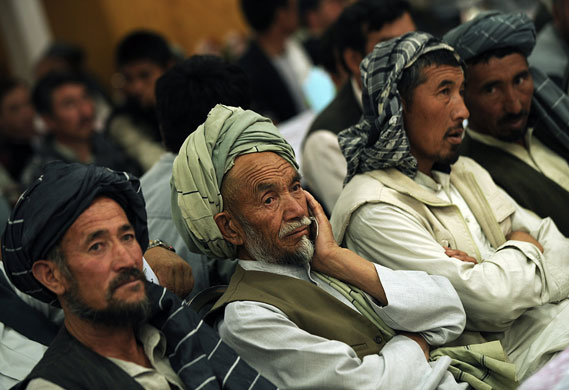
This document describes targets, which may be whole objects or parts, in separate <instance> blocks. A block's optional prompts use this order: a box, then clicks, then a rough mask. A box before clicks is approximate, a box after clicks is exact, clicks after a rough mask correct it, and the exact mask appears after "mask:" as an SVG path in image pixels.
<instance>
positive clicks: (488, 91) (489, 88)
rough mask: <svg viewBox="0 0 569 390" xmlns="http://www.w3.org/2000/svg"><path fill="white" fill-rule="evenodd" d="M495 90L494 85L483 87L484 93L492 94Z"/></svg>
mask: <svg viewBox="0 0 569 390" xmlns="http://www.w3.org/2000/svg"><path fill="white" fill-rule="evenodd" d="M495 91H496V88H494V87H486V88H484V93H487V94H492V93H494V92H495Z"/></svg>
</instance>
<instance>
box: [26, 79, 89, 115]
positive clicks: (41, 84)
mask: <svg viewBox="0 0 569 390" xmlns="http://www.w3.org/2000/svg"><path fill="white" fill-rule="evenodd" d="M67 84H76V85H82V86H84V87H85V89H86V90H87V92H90V89H89V86H88V84H87V83H86V82H85V79H83V78H82V77H81V76H78V75H76V74H73V73H68V72H51V73H48V74H47V75H45V76H44V77H42V78H41V79H39V80H38V82H37V83H36V85H35V86H34V89H33V91H32V102H33V103H34V107H35V108H36V110H37V112H38V113H39V114H44V115H45V114H48V115H50V114H53V101H52V98H53V92H54V91H55V90H56V89H58V88H59V87H61V86H64V85H67Z"/></svg>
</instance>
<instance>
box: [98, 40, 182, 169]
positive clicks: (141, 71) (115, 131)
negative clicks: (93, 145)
mask: <svg viewBox="0 0 569 390" xmlns="http://www.w3.org/2000/svg"><path fill="white" fill-rule="evenodd" d="M115 62H116V66H117V69H118V71H119V72H120V74H121V75H122V76H123V77H124V87H123V92H124V94H125V98H126V101H125V102H124V104H123V105H122V106H120V107H118V108H117V109H115V110H114V111H113V113H112V114H111V117H110V118H109V121H108V123H107V131H108V133H109V135H110V136H111V137H112V139H113V140H115V142H116V143H117V144H118V145H119V146H120V147H122V148H123V149H124V151H125V153H126V154H127V155H128V156H129V157H130V158H132V159H134V160H135V161H137V162H138V164H139V165H140V168H141V169H142V172H146V171H147V170H149V169H150V168H151V167H152V166H153V165H154V163H156V161H158V160H159V159H160V156H161V155H162V153H164V148H163V147H162V145H161V143H160V131H159V126H158V119H157V117H156V109H155V108H156V97H155V95H154V88H155V85H156V80H158V78H159V77H160V76H162V74H163V73H164V72H165V71H166V70H168V68H170V67H171V66H172V65H174V63H175V57H174V54H173V53H172V50H171V49H170V47H169V46H168V42H166V40H165V39H164V38H163V37H162V36H161V35H159V34H157V33H155V32H152V31H145V30H137V31H134V32H131V33H130V34H128V35H127V36H125V37H124V38H123V39H122V40H121V41H120V42H119V44H118V46H117V49H116V53H115Z"/></svg>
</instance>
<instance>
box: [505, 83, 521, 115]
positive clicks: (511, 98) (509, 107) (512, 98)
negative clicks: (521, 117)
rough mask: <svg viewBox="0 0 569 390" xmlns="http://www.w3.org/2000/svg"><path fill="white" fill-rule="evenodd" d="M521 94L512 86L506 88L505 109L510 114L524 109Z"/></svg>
mask: <svg viewBox="0 0 569 390" xmlns="http://www.w3.org/2000/svg"><path fill="white" fill-rule="evenodd" d="M522 108H523V107H522V102H521V99H520V94H519V93H518V92H517V91H516V90H515V89H514V88H512V87H510V88H507V89H506V93H505V101H504V109H505V110H506V112H507V113H508V114H519V113H520V111H522Z"/></svg>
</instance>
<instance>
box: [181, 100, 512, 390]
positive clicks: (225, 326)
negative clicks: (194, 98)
mask: <svg viewBox="0 0 569 390" xmlns="http://www.w3.org/2000/svg"><path fill="white" fill-rule="evenodd" d="M172 199H173V202H172V215H173V218H174V222H175V224H176V227H177V228H178V230H179V231H180V234H181V235H182V237H183V238H184V240H185V241H186V243H187V244H188V247H189V248H190V249H191V250H194V251H200V252H201V253H204V254H206V255H208V256H210V257H215V258H237V259H239V262H238V266H237V269H236V271H235V274H234V275H233V277H232V279H231V282H230V284H229V286H228V288H227V291H226V292H225V294H224V295H223V296H222V297H221V298H220V300H219V301H218V302H217V303H216V305H215V306H214V308H213V310H212V312H211V313H210V314H209V317H208V320H211V321H213V320H214V319H216V317H217V316H219V315H221V314H223V315H224V318H223V320H222V321H221V322H220V323H219V325H218V330H219V333H220V335H221V337H222V339H223V340H224V341H226V342H227V343H228V344H229V345H230V346H232V347H233V348H234V349H235V350H236V351H238V353H239V354H240V355H241V356H242V357H243V359H245V360H246V361H247V362H248V363H249V364H251V365H252V366H253V367H254V368H256V369H258V370H259V372H261V374H262V375H264V376H265V377H267V378H268V379H270V380H271V381H272V382H273V383H275V384H277V385H278V386H279V387H282V388H288V389H300V388H303V389H306V388H317V389H403V388H404V389H447V388H449V389H454V388H464V386H465V384H464V383H460V384H457V383H456V382H455V381H454V379H453V378H452V377H449V374H448V372H447V369H448V363H449V361H448V360H447V359H448V357H447V356H441V355H440V354H438V353H437V351H430V358H431V361H430V362H427V360H426V359H425V355H427V356H428V355H429V345H431V346H437V345H441V344H444V343H446V342H448V341H450V340H452V339H454V338H455V337H456V336H457V332H458V333H460V332H462V330H461V329H462V321H463V320H462V319H461V317H462V314H461V312H462V310H461V308H460V305H459V304H458V301H457V300H456V295H455V293H454V292H453V291H452V289H449V284H448V281H447V280H445V279H444V278H440V277H437V276H429V275H427V274H425V273H423V272H400V271H392V270H389V269H387V268H385V267H382V266H379V265H376V264H373V263H371V262H368V261H367V260H365V259H363V258H361V257H359V256H357V255H356V254H355V253H353V252H351V251H349V250H347V249H344V248H340V247H339V246H338V245H337V244H336V242H335V241H334V239H333V236H332V231H331V229H330V224H329V222H328V220H327V219H326V216H325V214H324V211H323V209H322V207H321V206H320V205H319V204H318V203H317V202H316V201H315V200H314V198H313V197H312V196H311V195H310V194H309V193H307V192H305V191H303V190H302V188H301V187H300V176H299V174H298V166H297V163H296V161H295V159H294V152H293V150H292V148H291V146H290V145H289V144H288V143H287V142H286V141H285V140H284V139H283V138H282V136H281V135H280V134H279V133H278V131H277V130H276V128H275V127H274V125H273V124H272V123H271V121H270V120H269V119H267V118H264V117H262V116H260V115H258V114H256V113H254V112H252V111H243V110H242V109H239V108H234V107H228V106H223V105H217V106H216V107H215V108H214V109H213V110H212V111H211V112H210V113H209V115H208V118H207V120H206V121H205V123H204V124H203V125H201V126H200V127H198V129H196V131H195V132H194V133H192V134H191V135H190V136H189V137H188V138H187V139H186V141H185V142H184V144H183V145H182V147H181V149H180V152H179V154H178V156H177V157H176V160H175V161H174V167H173V174H172ZM312 221H315V222H312ZM497 349H498V350H499V345H497ZM463 351H464V349H463ZM498 355H499V354H498ZM478 356H479V358H480V355H478ZM496 357H497V359H493V360H492V361H494V362H496V361H497V360H499V357H498V356H496ZM437 359H438V360H437ZM512 371H513V369H512ZM501 383H505V382H501ZM498 387H499V388H511V387H507V386H506V387H504V386H502V387H500V386H498Z"/></svg>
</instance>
